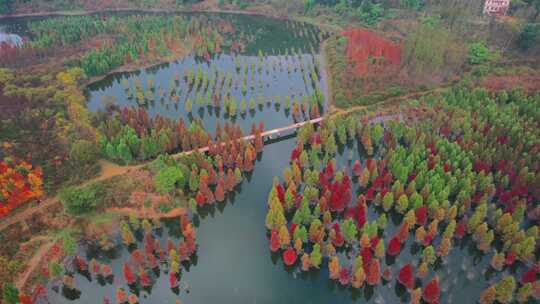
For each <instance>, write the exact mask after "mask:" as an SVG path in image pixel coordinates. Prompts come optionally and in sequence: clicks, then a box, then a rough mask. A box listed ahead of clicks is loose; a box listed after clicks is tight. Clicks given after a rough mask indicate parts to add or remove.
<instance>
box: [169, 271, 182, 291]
mask: <svg viewBox="0 0 540 304" xmlns="http://www.w3.org/2000/svg"><path fill="white" fill-rule="evenodd" d="M179 283H180V282H179V281H178V277H177V276H176V273H174V272H172V271H171V272H169V286H170V287H171V288H176V287H178V284H179Z"/></svg>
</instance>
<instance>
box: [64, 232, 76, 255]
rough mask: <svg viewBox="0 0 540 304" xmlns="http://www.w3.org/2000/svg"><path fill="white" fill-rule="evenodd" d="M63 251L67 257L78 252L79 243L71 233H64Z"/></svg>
mask: <svg viewBox="0 0 540 304" xmlns="http://www.w3.org/2000/svg"><path fill="white" fill-rule="evenodd" d="M62 250H63V251H64V253H65V254H66V255H67V256H71V255H74V254H75V252H76V251H77V241H75V239H74V238H73V236H72V235H71V233H69V232H67V233H64V235H63V236H62Z"/></svg>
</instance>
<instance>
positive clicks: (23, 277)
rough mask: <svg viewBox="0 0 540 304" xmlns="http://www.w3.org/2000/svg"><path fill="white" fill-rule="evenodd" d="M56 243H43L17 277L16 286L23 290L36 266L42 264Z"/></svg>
mask: <svg viewBox="0 0 540 304" xmlns="http://www.w3.org/2000/svg"><path fill="white" fill-rule="evenodd" d="M55 243H56V242H54V241H49V242H47V243H45V244H43V245H41V246H40V247H39V249H38V251H36V253H35V254H34V256H33V257H32V258H31V259H30V260H29V261H28V263H27V267H26V269H25V270H24V272H22V273H21V274H20V275H19V276H18V277H17V280H16V281H15V286H17V288H18V289H19V290H22V289H23V288H24V286H25V285H26V282H27V281H28V279H29V278H30V277H31V275H32V274H33V273H34V271H35V270H36V268H38V267H39V266H40V265H41V262H42V260H43V258H44V257H45V256H46V255H47V252H49V250H51V248H52V246H53V245H54V244H55Z"/></svg>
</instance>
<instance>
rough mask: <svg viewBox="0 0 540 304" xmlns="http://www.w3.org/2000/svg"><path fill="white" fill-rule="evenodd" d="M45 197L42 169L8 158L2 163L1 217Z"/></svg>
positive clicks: (0, 166)
mask: <svg viewBox="0 0 540 304" xmlns="http://www.w3.org/2000/svg"><path fill="white" fill-rule="evenodd" d="M42 196H43V178H42V172H41V168H39V167H37V168H34V167H33V166H32V165H31V164H29V163H28V162H26V161H22V160H16V159H14V158H10V157H6V158H5V159H4V160H3V161H1V162H0V217H4V216H5V215H7V214H8V213H9V212H10V211H11V210H12V209H14V208H16V207H18V206H20V205H22V204H24V203H26V202H28V201H30V200H32V199H37V198H40V197H42Z"/></svg>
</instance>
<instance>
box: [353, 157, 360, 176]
mask: <svg viewBox="0 0 540 304" xmlns="http://www.w3.org/2000/svg"><path fill="white" fill-rule="evenodd" d="M352 172H353V175H354V176H356V177H358V176H360V174H362V165H361V164H360V161H359V160H356V161H355V162H354V164H353V167H352Z"/></svg>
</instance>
